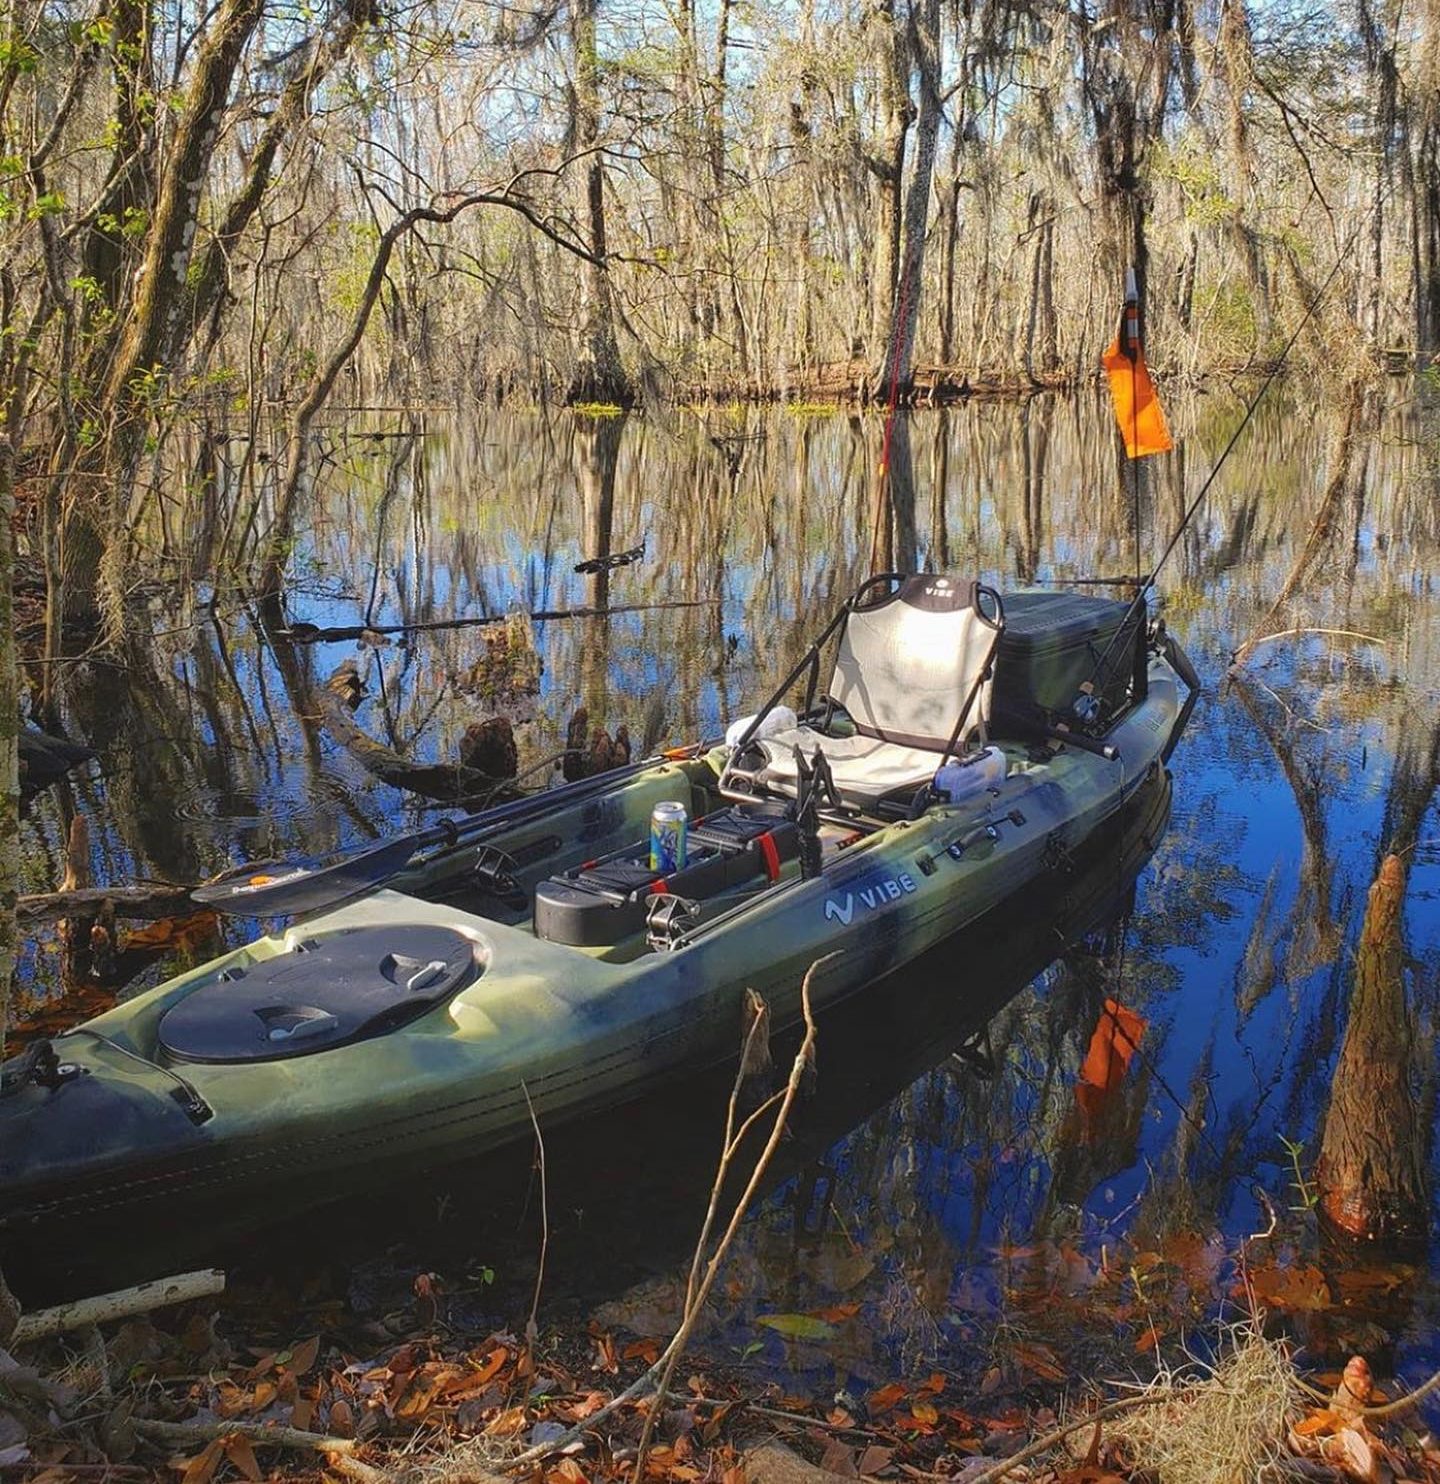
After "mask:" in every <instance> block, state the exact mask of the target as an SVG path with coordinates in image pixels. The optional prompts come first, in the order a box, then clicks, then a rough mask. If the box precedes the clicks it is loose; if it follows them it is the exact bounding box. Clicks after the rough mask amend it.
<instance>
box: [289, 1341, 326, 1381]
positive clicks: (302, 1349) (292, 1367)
mask: <svg viewBox="0 0 1440 1484" xmlns="http://www.w3.org/2000/svg"><path fill="white" fill-rule="evenodd" d="M319 1355H320V1336H319V1335H312V1336H311V1337H310V1338H309V1339H308V1340H303V1341H301V1343H300V1344H298V1345H296V1346H295V1348H294V1349H293V1350H291V1352H290V1359H289V1360H287V1361H286V1362H285V1369H286V1371H287V1372H289V1374H290V1375H292V1376H303V1375H304V1374H305V1372H306V1371H308V1370H309V1369H310V1367H311V1366H312V1365H314V1364H315V1361H316V1360H317V1359H318V1357H319Z"/></svg>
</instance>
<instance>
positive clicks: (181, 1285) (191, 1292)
mask: <svg viewBox="0 0 1440 1484" xmlns="http://www.w3.org/2000/svg"><path fill="white" fill-rule="evenodd" d="M224 1287H225V1274H224V1273H223V1272H221V1271H220V1269H219V1268H201V1269H198V1270H197V1271H195V1272H193V1273H178V1274H176V1275H175V1276H174V1277H173V1278H155V1279H152V1280H151V1281H150V1282H149V1283H138V1284H136V1285H135V1287H134V1288H121V1289H118V1290H117V1291H116V1292H114V1293H102V1294H97V1295H96V1296H95V1297H94V1298H84V1299H76V1300H75V1301H74V1303H69V1304H57V1305H56V1306H55V1307H54V1308H53V1309H37V1310H36V1311H35V1312H34V1313H33V1314H22V1315H21V1317H20V1323H19V1324H18V1325H17V1326H16V1328H15V1333H14V1335H13V1337H12V1343H14V1344H16V1345H26V1344H29V1343H30V1342H31V1341H34V1340H43V1339H45V1338H46V1337H47V1336H49V1335H58V1334H64V1333H65V1332H66V1331H67V1330H72V1329H84V1328H85V1326H86V1325H90V1324H105V1323H107V1322H108V1321H110V1320H113V1319H128V1318H129V1317H130V1316H131V1315H132V1314H148V1313H150V1312H151V1311H152V1310H154V1309H163V1308H165V1307H166V1306H167V1305H169V1304H183V1303H187V1302H189V1300H191V1299H198V1298H206V1297H208V1296H209V1295H210V1294H212V1293H220V1292H221V1291H222V1290H223V1289H224Z"/></svg>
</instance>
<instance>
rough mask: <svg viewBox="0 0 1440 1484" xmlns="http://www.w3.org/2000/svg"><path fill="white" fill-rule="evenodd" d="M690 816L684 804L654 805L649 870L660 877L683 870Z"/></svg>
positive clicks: (651, 820)
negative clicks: (657, 873) (656, 872)
mask: <svg viewBox="0 0 1440 1484" xmlns="http://www.w3.org/2000/svg"><path fill="white" fill-rule="evenodd" d="M689 822H690V816H689V815H688V814H687V813H686V812H685V806H684V804H671V803H664V804H656V806H655V808H654V810H653V811H652V812H651V815H650V869H651V870H652V871H658V872H659V873H660V874H661V875H662V876H664V875H668V874H669V872H671V871H683V870H684V869H685V855H686V849H685V846H686V838H685V837H686V834H687V832H688V830H689Z"/></svg>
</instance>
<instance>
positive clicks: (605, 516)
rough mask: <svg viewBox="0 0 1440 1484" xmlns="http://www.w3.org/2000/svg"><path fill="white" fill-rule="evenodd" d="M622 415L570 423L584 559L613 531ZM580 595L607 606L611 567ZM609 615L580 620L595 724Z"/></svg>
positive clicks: (583, 682)
mask: <svg viewBox="0 0 1440 1484" xmlns="http://www.w3.org/2000/svg"><path fill="white" fill-rule="evenodd" d="M624 432H625V419H624V418H623V417H581V418H580V419H579V422H578V425H577V427H576V429H575V442H576V464H577V469H576V474H577V478H578V482H579V485H580V500H581V506H582V508H581V524H580V529H581V531H582V532H583V533H584V549H583V553H582V554H583V555H584V556H585V557H586V559H587V560H589V559H593V558H596V557H600V558H604V557H608V556H609V555H610V551H611V547H612V546H613V544H614V534H615V471H616V469H617V468H618V467H619V464H620V442H621V439H622V438H623V436H624ZM585 601H586V604H587V605H588V606H589V607H592V608H608V607H609V606H610V569H609V568H608V567H606V566H603V565H602V566H601V567H600V569H599V570H598V571H596V572H592V573H590V574H589V575H588V576H587V577H586V578H585ZM610 623H611V620H610V616H609V615H608V614H604V613H597V614H596V615H594V617H592V618H587V619H584V620H582V623H581V630H580V633H581V639H580V649H581V654H580V694H581V699H582V701H583V703H584V705H585V708H586V710H587V711H588V713H589V716H590V721H591V724H592V725H594V726H601V727H603V726H605V725H607V722H608V718H609V709H610V708H609V697H610V632H611V631H610Z"/></svg>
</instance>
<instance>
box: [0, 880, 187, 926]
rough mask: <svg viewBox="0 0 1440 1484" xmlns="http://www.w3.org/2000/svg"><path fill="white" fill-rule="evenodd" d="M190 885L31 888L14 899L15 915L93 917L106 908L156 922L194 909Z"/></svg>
mask: <svg viewBox="0 0 1440 1484" xmlns="http://www.w3.org/2000/svg"><path fill="white" fill-rule="evenodd" d="M191 890H192V888H190V887H188V886H173V885H171V884H170V883H169V882H163V881H157V882H153V883H150V884H148V885H144V886H86V887H81V888H78V889H77V890H75V891H41V892H31V893H28V894H27V895H25V896H23V897H21V898H20V899H19V901H18V902H17V903H16V907H15V915H16V917H17V918H18V919H19V920H20V921H21V922H23V923H28V924H35V923H41V922H57V921H59V920H60V919H61V918H62V917H76V918H80V917H85V918H95V917H99V916H101V915H103V914H104V913H106V912H113V913H114V915H115V916H116V917H135V918H139V919H141V920H142V921H146V922H158V921H159V920H160V919H161V918H162V917H183V916H185V915H186V914H187V913H191V912H198V911H199V910H200V908H199V906H198V905H197V903H196V902H195V900H194V899H193V898H192V897H191V895H190V892H191Z"/></svg>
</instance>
